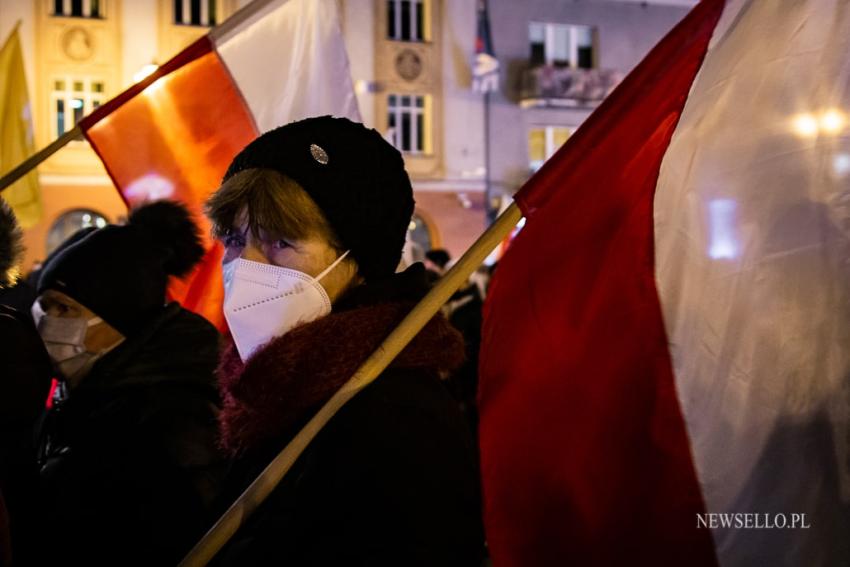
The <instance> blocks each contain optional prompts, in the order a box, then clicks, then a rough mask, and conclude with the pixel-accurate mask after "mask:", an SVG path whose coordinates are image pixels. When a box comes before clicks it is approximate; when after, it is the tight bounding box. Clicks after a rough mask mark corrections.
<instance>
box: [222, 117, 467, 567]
mask: <svg viewBox="0 0 850 567" xmlns="http://www.w3.org/2000/svg"><path fill="white" fill-rule="evenodd" d="M413 206H414V202H413V192H412V188H411V184H410V180H409V178H408V175H407V172H406V171H405V169H404V162H403V160H402V157H401V154H400V153H399V152H398V151H397V150H396V149H395V148H393V147H392V146H391V145H389V144H388V143H387V142H386V141H385V140H384V139H383V138H382V137H381V136H380V134H378V133H377V132H376V131H374V130H370V129H367V128H365V127H364V126H363V125H361V124H356V123H354V122H351V121H349V120H347V119H343V118H332V117H328V116H326V117H320V118H310V119H306V120H302V121H300V122H295V123H292V124H289V125H286V126H283V127H280V128H277V129H275V130H272V131H270V132H268V133H266V134H263V135H262V136H260V137H259V138H258V139H256V140H255V141H254V142H252V143H251V144H249V145H248V146H247V147H246V148H245V149H244V150H243V151H242V152H241V153H240V154H239V155H238V156H236V158H235V159H234V160H233V163H232V164H231V166H230V168H229V169H228V171H227V173H226V175H225V176H224V180H223V182H222V185H221V187H220V188H219V189H218V190H217V192H216V193H215V194H214V195H213V196H212V197H211V198H210V199H209V201H208V204H207V214H208V216H209V217H210V219H211V220H212V222H213V225H214V230H215V233H216V234H217V235H218V237H219V238H220V239H221V241H222V243H223V245H224V248H225V256H224V263H223V271H224V282H225V300H224V312H225V318H226V319H227V322H228V325H229V328H230V332H231V335H232V344H231V345H230V346H229V347H226V348H225V350H224V353H223V357H222V361H221V363H220V366H219V386H220V390H221V393H222V400H223V404H224V405H223V409H222V412H221V415H220V418H219V420H220V430H221V443H222V446H223V447H224V449H225V450H226V451H227V452H228V453H229V454H230V455H231V456H232V457H233V458H234V459H235V460H236V463H235V465H234V468H233V472H232V474H231V476H230V478H229V480H228V482H227V486H228V487H229V490H228V491H227V501H226V502H224V503H223V507H224V506H226V505H229V504H230V503H231V502H232V500H233V499H234V498H236V497H237V496H238V495H239V494H240V493H241V491H242V490H243V489H244V488H245V487H246V485H247V484H248V483H250V482H251V481H252V480H253V479H254V478H255V477H256V476H257V475H258V474H259V473H260V472H261V471H262V470H263V469H264V468H265V466H266V465H267V464H268V463H269V461H270V460H271V459H272V458H273V457H274V456H275V455H276V454H277V453H278V452H279V451H280V450H281V449H282V448H283V447H284V446H285V445H286V444H287V443H288V442H289V441H290V440H291V439H292V438H293V436H294V435H295V434H296V433H297V432H298V431H299V429H300V428H301V427H302V426H303V425H304V424H305V423H306V422H307V420H309V418H310V417H311V416H312V415H313V414H314V413H315V412H316V411H317V409H318V408H319V407H321V405H322V404H323V403H324V402H325V401H327V400H328V399H329V398H330V397H331V396H332V395H333V394H334V392H336V391H337V390H338V389H339V388H340V386H341V385H342V384H343V383H345V382H346V381H347V380H348V379H349V378H350V377H351V376H352V374H353V373H354V371H355V370H356V369H357V368H358V366H359V365H360V364H361V363H362V362H363V361H364V360H365V359H366V358H367V357H368V356H369V355H370V354H371V353H372V352H373V351H374V350H375V348H376V347H377V346H378V345H379V344H380V343H381V341H382V340H383V339H384V338H385V337H386V336H387V335H388V334H389V332H390V331H391V330H392V329H393V328H394V327H395V326H396V325H397V324H398V323H399V322H400V321H401V320H402V318H403V317H404V316H405V315H406V314H407V313H408V312H409V310H410V309H411V308H412V306H413V305H414V304H415V303H416V302H417V301H418V300H419V299H420V298H421V297H422V296H423V295H424V294H425V292H426V291H427V289H428V282H427V280H426V277H425V270H424V268H423V266H422V264H415V265H413V266H412V267H410V268H409V269H407V270H406V271H404V272H402V273H396V267H397V266H398V264H399V260H400V258H401V253H402V247H403V246H404V241H405V235H406V231H407V229H408V226H409V223H410V218H411V215H412V213H413ZM463 352H464V349H463V341H462V338H461V337H460V335H459V334H458V333H457V332H456V331H455V330H454V329H452V328H451V326H450V325H449V324H448V322H447V321H446V320H445V318H444V317H442V316H437V317H435V318H434V319H433V320H432V321H431V322H430V323H429V324H428V325H427V326H426V327H425V328H424V329H423V330H422V332H420V334H419V335H418V336H417V337H416V338H415V339H414V340H413V342H412V343H411V344H410V345H409V346H408V347H407V348H406V349H405V350H404V351H403V352H402V353H401V354H400V355H399V356H398V357H397V358H396V359H395V360H394V361H393V363H392V364H390V366H389V368H388V369H387V370H386V371H385V372H384V373H383V374H382V375H381V376H380V377H379V378H378V379H377V380H376V381H375V382H373V383H372V384H371V385H369V386H368V387H366V388H365V389H364V390H363V391H362V392H360V393H359V394H358V395H357V396H355V397H354V399H353V400H351V401H350V402H349V403H348V404H346V405H345V406H344V407H343V408H342V409H341V410H340V411H339V413H337V414H336V416H335V417H334V418H333V419H332V420H331V421H330V422H329V423H328V424H327V425H326V426H325V428H324V429H323V430H322V431H321V432H320V433H319V435H318V437H317V438H316V439H315V440H314V441H313V442H312V443H311V445H310V446H309V447H308V448H307V450H306V452H305V453H304V454H303V455H302V456H301V457H300V458H299V459H298V461H297V462H296V463H295V465H294V467H293V469H292V470H291V471H290V472H289V473H288V475H287V476H286V477H285V478H284V479H283V481H282V482H281V484H279V485H278V486H277V488H276V489H275V490H274V492H273V493H272V494H271V496H270V497H269V498H268V499H267V500H266V501H265V502H264V503H263V505H262V506H260V508H259V509H258V510H257V511H256V512H255V514H254V516H253V517H252V518H251V519H250V520H249V521H248V523H247V524H246V525H244V526H243V527H242V529H240V530H239V531H238V533H236V535H235V536H234V538H233V539H232V541H231V542H230V543H229V545H228V546H226V547H225V548H224V549H223V550H222V552H221V553H220V554H219V557H218V559H217V562H216V564H219V565H240V566H241V565H271V564H288V565H441V566H446V565H476V566H477V565H478V564H479V563H480V560H481V551H482V548H483V535H482V528H481V519H480V496H479V486H478V472H477V468H476V461H475V451H474V440H473V439H472V437H471V435H470V434H469V431H468V429H467V428H466V427H465V425H464V422H463V417H462V416H461V415H460V413H459V411H458V410H457V407H456V405H455V404H454V403H453V401H452V399H451V397H450V395H449V394H448V392H447V391H446V390H445V388H444V386H443V384H442V383H441V382H440V380H439V377H440V376H441V375H442V374H445V373H447V372H449V371H450V370H452V369H453V368H456V367H457V366H458V365H459V364H460V363H461V362H462V360H463Z"/></svg>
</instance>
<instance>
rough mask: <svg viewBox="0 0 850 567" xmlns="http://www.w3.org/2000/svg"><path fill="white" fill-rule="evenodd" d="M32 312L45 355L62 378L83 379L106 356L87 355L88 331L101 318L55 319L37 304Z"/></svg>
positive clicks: (99, 354)
mask: <svg viewBox="0 0 850 567" xmlns="http://www.w3.org/2000/svg"><path fill="white" fill-rule="evenodd" d="M31 312H32V317H33V322H34V323H35V326H36V329H38V334H39V335H41V339H42V340H43V341H44V346H45V348H46V350H47V354H48V355H49V356H50V359H51V360H52V361H53V364H54V366H55V367H56V370H57V371H58V372H59V374H60V375H61V376H62V377H63V378H66V379H69V380H70V379H75V378H79V377H82V376H83V375H85V374H86V373H87V372H88V371H89V370H90V369H91V367H92V366H93V365H94V363H95V362H96V361H97V360H98V359H99V358H100V357H101V356H103V354H105V352H106V351H103V352H97V353H95V352H89V351H87V350H86V344H85V343H86V335H87V334H88V330H89V327H92V326H94V325H97V324H98V323H100V322H101V321H102V319H101V318H100V317H92V318H91V319H84V318H82V317H54V316H52V315H48V314H46V313H45V312H44V310H43V309H42V308H41V305H40V304H39V302H38V301H36V302H35V303H33V306H32V310H31Z"/></svg>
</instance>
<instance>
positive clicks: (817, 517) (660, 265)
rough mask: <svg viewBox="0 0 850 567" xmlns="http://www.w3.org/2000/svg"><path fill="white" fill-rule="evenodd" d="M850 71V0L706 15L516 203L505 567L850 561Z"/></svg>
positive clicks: (506, 267)
mask: <svg viewBox="0 0 850 567" xmlns="http://www.w3.org/2000/svg"><path fill="white" fill-rule="evenodd" d="M848 54H850V1H848V0H771V1H765V0H730V1H729V2H727V3H726V4H725V5H724V3H723V2H722V1H714V0H706V1H704V2H702V3H700V4H698V5H697V6H696V7H695V8H694V10H693V11H692V12H691V14H690V15H689V16H687V17H686V19H685V20H683V21H682V22H681V23H680V24H679V25H678V26H677V27H676V28H675V29H674V30H673V31H671V33H670V34H669V35H668V36H667V37H666V38H665V39H664V40H662V42H661V43H660V44H659V45H658V46H657V47H655V48H654V49H653V51H652V52H651V53H650V54H649V55H648V56H647V57H646V59H645V60H644V61H643V62H642V63H641V64H640V65H639V66H638V67H637V68H636V69H635V71H634V72H633V73H632V74H631V75H630V76H629V77H627V78H626V80H625V81H624V82H623V83H622V84H621V85H620V87H618V89H617V90H616V91H615V92H614V93H613V94H612V95H611V96H610V97H609V98H608V99H607V100H606V101H605V103H603V104H602V105H601V106H600V108H599V109H598V110H597V111H596V112H595V113H594V114H593V115H592V116H591V117H590V118H589V119H588V121H587V122H586V123H585V124H584V125H583V126H582V127H581V128H580V129H579V131H578V132H577V133H576V135H575V136H574V137H572V138H571V139H570V140H569V141H568V142H567V144H566V145H565V146H564V147H563V148H562V149H561V150H560V151H559V153H558V154H556V155H555V157H553V158H552V160H550V161H549V162H548V163H547V164H546V165H545V166H544V167H543V168H542V169H541V170H540V171H539V172H538V173H537V175H535V177H534V178H533V179H532V180H530V182H529V183H528V184H527V185H526V186H525V187H524V188H523V189H522V190H521V191H520V193H519V194H518V195H517V201H518V202H519V205H520V207H521V209H522V211H523V213H524V214H525V216H526V217H527V223H526V225H525V228H524V229H523V231H522V232H521V233H520V234H519V235H518V237H517V238H516V240H515V241H514V242H513V244H512V246H511V248H510V249H509V251H508V252H507V254H506V255H505V257H504V258H503V260H502V261H501V263H500V265H499V269H498V270H497V272H496V277H495V279H494V282H493V285H492V288H491V293H490V295H489V296H488V301H487V304H486V307H485V311H486V312H485V325H484V333H483V345H482V351H481V378H480V380H481V383H480V392H479V397H480V404H481V407H480V415H481V431H480V443H481V459H482V475H483V490H484V501H485V524H486V529H487V535H488V542H489V545H490V549H491V553H492V556H493V560H494V561H493V562H494V565H496V566H497V567H511V566H528V565H541V566H542V565H547V566H548V565H553V566H554V565H689V566H691V565H717V564H719V565H721V566H751V565H807V566H809V565H811V566H826V565H850V537H848V534H850V421H849V420H848V415H850V124H848V113H850V56H848Z"/></svg>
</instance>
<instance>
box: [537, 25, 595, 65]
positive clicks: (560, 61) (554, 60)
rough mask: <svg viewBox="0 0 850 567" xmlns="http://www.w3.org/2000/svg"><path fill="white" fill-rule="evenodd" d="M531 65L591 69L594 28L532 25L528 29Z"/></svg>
mask: <svg viewBox="0 0 850 567" xmlns="http://www.w3.org/2000/svg"><path fill="white" fill-rule="evenodd" d="M528 38H529V41H530V43H531V64H532V65H544V64H545V65H555V66H558V67H573V68H576V67H578V68H581V69H592V68H593V28H591V27H589V26H574V25H570V24H543V23H539V22H531V23H530V24H529V26H528Z"/></svg>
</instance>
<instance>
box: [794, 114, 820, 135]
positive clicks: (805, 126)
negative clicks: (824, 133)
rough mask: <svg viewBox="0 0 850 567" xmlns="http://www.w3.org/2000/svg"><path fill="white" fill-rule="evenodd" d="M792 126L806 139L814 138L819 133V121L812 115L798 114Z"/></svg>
mask: <svg viewBox="0 0 850 567" xmlns="http://www.w3.org/2000/svg"><path fill="white" fill-rule="evenodd" d="M792 125H793V127H794V131H795V132H796V133H797V134H798V135H800V136H802V137H804V138H812V137H814V136H816V135H817V133H818V121H817V119H815V117H814V116H812V115H811V114H798V115H797V116H795V117H794V121H793V124H792Z"/></svg>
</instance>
